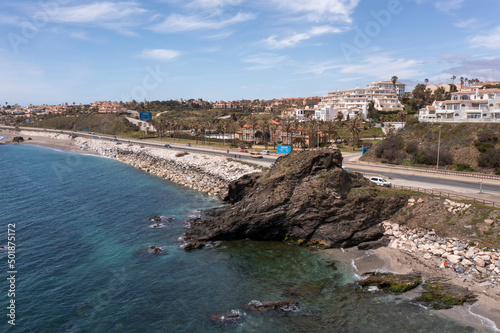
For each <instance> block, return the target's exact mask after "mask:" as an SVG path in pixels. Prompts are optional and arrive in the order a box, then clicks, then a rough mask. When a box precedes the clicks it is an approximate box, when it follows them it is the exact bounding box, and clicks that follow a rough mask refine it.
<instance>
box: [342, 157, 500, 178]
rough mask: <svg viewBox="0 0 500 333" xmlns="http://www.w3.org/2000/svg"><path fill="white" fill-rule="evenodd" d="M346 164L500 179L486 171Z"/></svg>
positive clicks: (498, 176)
mask: <svg viewBox="0 0 500 333" xmlns="http://www.w3.org/2000/svg"><path fill="white" fill-rule="evenodd" d="M345 164H357V165H367V166H376V167H379V168H388V169H396V170H405V171H415V172H425V173H434V174H441V175H451V176H461V177H470V178H480V179H493V180H498V181H500V175H490V174H486V173H474V172H463V171H450V170H446V171H445V170H433V169H429V168H415V167H405V166H402V165H384V164H374V163H366V162H362V163H359V162H358V163H350V162H345Z"/></svg>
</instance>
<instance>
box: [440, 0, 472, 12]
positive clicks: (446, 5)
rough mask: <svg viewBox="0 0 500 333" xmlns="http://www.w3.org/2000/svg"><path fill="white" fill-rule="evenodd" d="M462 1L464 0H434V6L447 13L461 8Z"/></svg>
mask: <svg viewBox="0 0 500 333" xmlns="http://www.w3.org/2000/svg"><path fill="white" fill-rule="evenodd" d="M464 2H465V0H442V1H438V2H436V8H437V9H439V10H440V11H442V12H445V13H449V12H451V11H454V10H457V9H460V8H462V6H463V3H464Z"/></svg>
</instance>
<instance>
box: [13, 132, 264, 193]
mask: <svg viewBox="0 0 500 333" xmlns="http://www.w3.org/2000/svg"><path fill="white" fill-rule="evenodd" d="M20 134H21V135H24V136H26V137H28V136H33V137H35V136H44V137H50V138H54V139H61V140H71V139H72V140H73V141H74V143H75V145H77V146H78V147H84V148H85V149H86V150H87V149H88V150H90V151H94V152H97V153H98V154H99V155H102V156H105V157H109V158H113V159H117V160H120V161H122V162H125V163H127V164H129V165H132V166H133V167H135V168H139V169H142V170H144V171H146V172H149V173H151V174H154V175H156V176H159V177H162V178H165V179H168V180H170V181H173V182H175V183H177V184H180V185H184V186H187V187H189V188H192V189H194V190H197V191H200V192H204V193H208V194H210V195H218V196H221V197H224V196H225V194H226V193H227V187H228V184H229V183H230V182H231V181H233V180H236V179H238V178H240V177H241V176H243V175H246V174H249V173H254V172H260V170H259V169H257V168H254V167H252V166H248V165H244V164H241V163H238V162H234V161H228V160H227V159H226V158H225V157H224V156H219V155H212V154H202V153H194V152H191V151H190V152H184V151H183V150H181V149H168V148H163V147H158V148H155V147H149V146H148V147H145V146H142V145H139V144H129V143H126V142H111V141H104V140H100V139H91V138H83V137H75V138H73V137H72V136H70V135H67V134H59V133H47V132H37V133H33V132H29V131H27V132H25V131H23V132H21V133H20ZM33 143H36V140H33Z"/></svg>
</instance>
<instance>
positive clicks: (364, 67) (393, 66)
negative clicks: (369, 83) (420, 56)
mask: <svg viewBox="0 0 500 333" xmlns="http://www.w3.org/2000/svg"><path fill="white" fill-rule="evenodd" d="M421 64H422V63H421V62H419V61H416V60H411V59H404V58H400V59H395V58H392V57H390V56H387V55H375V56H372V57H369V58H365V59H364V60H360V61H359V62H358V64H356V65H354V64H352V65H345V66H341V67H340V72H341V73H345V74H363V75H366V76H374V77H378V78H380V79H388V78H390V77H391V76H392V75H397V76H398V77H401V78H416V77H421V76H422V75H423V74H422V71H421V70H419V69H418V68H417V67H420V65H421Z"/></svg>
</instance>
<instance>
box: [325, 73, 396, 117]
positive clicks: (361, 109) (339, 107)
mask: <svg viewBox="0 0 500 333" xmlns="http://www.w3.org/2000/svg"><path fill="white" fill-rule="evenodd" d="M405 86H406V85H405V84H404V83H401V82H399V81H398V82H396V84H395V85H393V84H392V82H391V81H379V82H373V83H370V84H369V85H367V86H366V87H365V88H355V89H347V90H340V91H333V92H329V93H328V94H327V95H326V96H324V97H323V98H322V99H321V102H320V103H319V104H318V105H316V106H315V109H316V110H318V111H321V112H320V113H318V115H322V114H324V115H325V116H326V114H327V110H328V111H329V113H330V114H331V115H332V116H331V117H332V119H333V118H335V117H336V116H337V114H338V113H341V114H342V117H343V119H347V118H349V119H352V118H354V117H356V116H358V115H360V116H361V117H362V118H363V119H366V118H367V117H368V108H369V105H370V102H373V103H374V107H375V108H376V109H377V110H379V111H403V110H404V107H403V105H402V104H401V102H400V101H399V99H400V98H402V97H403V95H404V91H405Z"/></svg>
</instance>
